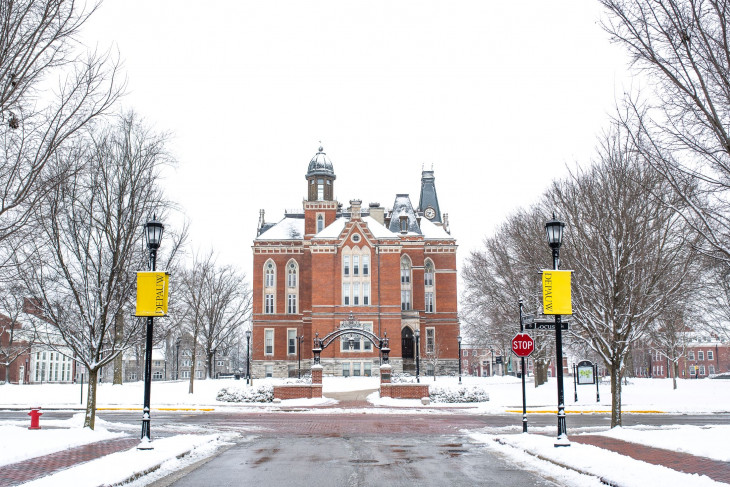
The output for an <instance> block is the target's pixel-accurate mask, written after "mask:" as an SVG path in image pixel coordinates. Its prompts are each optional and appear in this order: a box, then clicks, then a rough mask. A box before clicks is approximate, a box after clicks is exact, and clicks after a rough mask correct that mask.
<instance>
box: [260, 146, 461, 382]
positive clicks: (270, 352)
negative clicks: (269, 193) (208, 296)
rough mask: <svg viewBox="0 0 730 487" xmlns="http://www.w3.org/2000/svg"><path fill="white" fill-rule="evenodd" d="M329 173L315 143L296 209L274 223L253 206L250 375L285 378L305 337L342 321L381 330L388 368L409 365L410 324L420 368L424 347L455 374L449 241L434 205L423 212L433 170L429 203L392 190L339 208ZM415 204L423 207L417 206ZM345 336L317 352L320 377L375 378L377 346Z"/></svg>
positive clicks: (304, 352) (452, 244)
mask: <svg viewBox="0 0 730 487" xmlns="http://www.w3.org/2000/svg"><path fill="white" fill-rule="evenodd" d="M427 173H428V174H429V177H430V179H428V181H426V179H427V178H426V174H427ZM335 179H336V178H335V175H334V171H333V169H332V165H331V163H329V161H328V160H327V159H326V157H325V154H324V152H322V150H321V148H320V151H319V152H318V153H317V154H316V155H315V157H314V158H313V159H312V161H311V162H310V165H309V170H308V172H307V175H306V184H307V190H306V191H305V194H307V195H308V200H306V201H304V204H303V211H302V212H300V213H294V212H288V213H286V214H285V217H284V219H283V220H281V221H280V222H278V223H276V224H269V223H266V222H265V221H264V214H263V210H262V212H261V218H260V220H259V227H258V232H257V233H258V235H257V238H256V239H255V240H254V244H253V336H252V342H251V343H252V345H251V354H252V367H253V371H254V374H256V375H258V376H264V375H271V376H273V377H285V376H287V375H288V371H289V370H290V369H291V367H292V365H293V366H295V367H296V366H297V360H298V356H299V354H300V353H301V359H302V368H303V369H305V370H306V369H308V368H309V366H310V363H311V359H312V357H313V354H312V344H313V340H314V338H315V337H319V338H324V337H325V336H326V335H328V334H329V333H332V332H334V331H336V330H338V329H340V328H341V327H349V326H350V325H348V323H356V326H358V327H361V328H362V329H365V330H367V331H370V332H372V333H373V334H374V335H376V336H377V337H381V338H382V337H385V336H387V338H388V339H389V346H390V349H391V352H390V356H391V357H392V359H393V360H392V361H391V363H392V365H393V366H394V371H395V372H400V371H404V370H405V371H409V372H414V371H415V359H414V357H415V344H414V340H415V339H414V338H413V337H414V332H415V331H416V330H419V332H420V340H419V346H418V349H419V352H420V357H421V367H422V369H421V370H422V371H423V370H424V369H423V367H424V364H425V360H426V357H427V356H428V355H429V354H430V355H431V356H432V357H433V356H436V358H437V361H436V363H437V371H438V372H441V373H452V372H456V370H457V369H458V344H457V341H456V337H457V336H458V335H459V324H458V317H457V312H458V310H457V289H456V282H457V270H456V247H457V245H456V240H455V239H454V238H453V237H451V235H450V234H449V232H448V216H447V215H446V214H443V218H441V215H442V213H441V212H440V209H439V208H435V209H436V210H438V211H428V212H425V210H427V209H431V208H432V207H433V206H434V205H436V206H437V203H433V202H431V201H435V198H434V196H435V187H434V186H433V172H432V171H424V174H423V175H422V187H423V186H424V185H426V184H429V185H430V188H431V193H432V194H433V196H432V197H431V200H424V199H423V198H424V196H423V189H422V196H421V197H422V201H421V202H419V207H416V208H414V207H413V206H412V205H411V202H410V198H409V197H408V195H404V194H399V195H396V199H395V202H394V205H393V208H392V209H390V210H386V209H385V208H383V207H381V206H380V205H379V204H378V203H371V204H370V205H369V207H368V208H363V207H362V202H361V201H359V200H352V201H350V207H349V208H347V209H343V207H342V205H341V204H339V203H338V202H336V201H334V200H332V199H331V197H332V196H331V195H332V194H334V193H333V186H334V182H335ZM424 181H426V182H424ZM318 188H319V189H318ZM424 201H426V202H427V203H428V207H427V208H420V205H421V204H425V203H424ZM424 212H425V213H424ZM425 214H428V215H429V217H430V218H431V220H429V219H428V218H427V217H426V216H425ZM402 268H403V270H402ZM345 295H347V297H346V296H345ZM351 319H352V320H353V321H352V322H351V321H350V320H351ZM343 323H344V324H343ZM297 337H303V339H302V340H301V341H300V340H299V339H297ZM346 338H347V337H345V339H344V340H340V339H337V340H335V341H334V342H332V343H331V344H329V346H327V347H326V348H325V349H324V350H323V351H322V354H321V360H322V365H323V366H324V372H325V375H330V374H332V375H351V376H357V375H361V376H363V375H377V373H378V366H379V364H380V356H379V350H378V348H377V344H376V345H373V344H372V343H370V342H369V341H368V340H366V339H364V338H362V337H360V336H356V337H355V340H354V341H353V344H352V346H350V345H349V340H347V339H346ZM300 346H301V350H299V347H300Z"/></svg>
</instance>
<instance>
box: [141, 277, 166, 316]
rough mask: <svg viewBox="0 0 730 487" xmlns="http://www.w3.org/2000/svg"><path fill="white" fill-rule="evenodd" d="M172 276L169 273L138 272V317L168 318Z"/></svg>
mask: <svg viewBox="0 0 730 487" xmlns="http://www.w3.org/2000/svg"><path fill="white" fill-rule="evenodd" d="M169 285H170V274H168V273H167V272H154V271H140V272H137V311H136V313H135V315H136V316H167V294H168V289H169Z"/></svg>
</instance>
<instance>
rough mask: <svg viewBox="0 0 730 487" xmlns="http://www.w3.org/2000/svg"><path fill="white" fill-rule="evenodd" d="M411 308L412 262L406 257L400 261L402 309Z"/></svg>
mask: <svg viewBox="0 0 730 487" xmlns="http://www.w3.org/2000/svg"><path fill="white" fill-rule="evenodd" d="M411 308H412V303H411V260H410V259H409V258H408V257H407V256H405V255H404V256H403V258H402V259H401V261H400V309H401V310H402V311H407V310H410V309H411Z"/></svg>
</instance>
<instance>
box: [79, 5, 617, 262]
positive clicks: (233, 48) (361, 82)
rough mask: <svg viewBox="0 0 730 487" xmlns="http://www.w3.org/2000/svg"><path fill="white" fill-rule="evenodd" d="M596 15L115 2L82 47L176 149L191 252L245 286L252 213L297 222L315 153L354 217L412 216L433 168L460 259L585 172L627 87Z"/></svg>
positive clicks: (175, 189)
mask: <svg viewBox="0 0 730 487" xmlns="http://www.w3.org/2000/svg"><path fill="white" fill-rule="evenodd" d="M602 14H603V12H602V11H601V9H600V7H599V5H598V4H597V2H595V1H591V0H572V1H568V0H562V1H559V2H549V1H544V0H539V1H538V0H534V1H500V2H497V1H484V0H478V1H458V2H457V1H430V0H414V1H393V0H387V1H372V0H370V1H364V0H360V1H351V0H331V1H303V0H291V1H275V0H272V1H269V0H267V1H263V0H261V1H256V2H251V1H232V0H231V1H206V2H200V1H197V2H189V1H181V0H167V1H158V0H105V2H104V3H103V5H102V7H101V8H100V10H99V11H98V12H97V13H96V14H95V15H94V16H93V17H92V19H91V21H90V22H89V24H88V25H87V26H86V28H85V30H84V36H83V39H82V40H83V41H84V42H85V43H86V44H87V45H89V46H92V47H93V46H98V47H99V48H102V49H105V48H108V47H109V46H114V49H116V50H118V51H119V54H120V56H121V58H122V60H123V71H124V74H125V75H126V76H127V78H128V95H127V96H126V97H125V98H124V100H123V106H124V107H125V108H134V109H135V110H136V111H138V112H139V113H140V114H141V115H142V116H144V117H145V119H146V120H147V121H148V123H150V124H151V125H153V126H154V127H155V128H156V129H157V130H159V131H166V132H169V133H170V134H171V136H172V137H171V140H170V149H171V150H172V152H173V154H174V155H175V157H176V159H177V161H178V166H177V167H176V168H175V169H174V170H170V171H169V172H168V173H167V176H166V180H165V182H164V184H165V186H166V188H167V191H168V194H169V196H170V197H171V198H172V199H173V200H175V201H177V202H178V203H179V204H180V205H181V206H182V208H183V210H184V212H185V214H186V216H187V218H188V219H189V220H190V221H191V224H192V238H191V249H201V250H206V249H209V248H211V247H212V248H214V249H215V250H216V252H217V253H218V254H219V262H220V263H226V264H234V265H236V266H238V267H240V268H241V269H243V270H245V271H246V272H247V273H248V274H249V275H250V272H251V265H252V255H251V244H252V241H253V239H254V237H255V231H256V224H257V219H258V211H259V209H265V210H266V219H267V221H278V220H279V219H280V218H282V217H283V212H284V210H285V209H301V204H302V200H303V198H304V196H305V192H306V185H305V180H304V174H305V173H306V170H307V165H308V163H309V160H310V159H311V157H312V156H313V155H314V153H315V152H316V150H317V146H318V145H319V141H320V140H321V141H322V144H323V145H324V148H325V151H326V152H327V154H328V156H329V157H330V159H331V160H332V162H333V164H334V169H335V173H336V175H337V180H336V182H335V196H336V198H337V199H338V200H339V201H340V202H342V203H343V204H344V206H345V207H347V206H348V202H349V201H350V200H351V199H353V198H360V199H362V200H363V204H364V206H366V205H367V204H368V203H369V202H373V201H377V202H380V203H381V204H382V205H384V206H385V207H390V206H391V205H392V203H393V199H394V197H395V194H396V193H409V194H410V195H411V200H412V201H413V203H414V205H416V204H418V196H419V189H420V175H421V168H422V166H424V165H425V167H426V168H430V167H431V166H433V169H434V170H435V175H436V188H437V191H438V195H439V202H440V204H441V210H442V212H446V213H448V214H449V217H450V221H451V230H452V235H453V236H454V237H456V238H457V239H458V242H459V245H460V247H459V258H460V260H462V259H463V258H464V257H466V255H467V254H468V253H469V251H470V250H473V249H475V248H478V247H479V246H480V244H481V241H482V240H483V238H484V237H485V236H487V235H490V234H491V233H492V232H493V230H494V229H495V227H496V226H497V225H499V224H500V223H501V222H502V221H503V220H504V218H505V217H506V216H507V215H508V214H509V213H510V212H512V211H514V210H515V209H516V208H518V207H520V206H526V205H529V204H531V203H533V202H534V201H535V199H536V198H537V197H538V196H539V194H540V193H541V192H542V191H543V190H544V189H545V188H546V187H547V185H548V183H549V182H550V181H551V179H552V178H554V177H560V176H563V175H565V174H566V170H567V169H566V168H567V167H568V166H572V165H574V164H575V163H576V162H586V161H588V160H589V159H590V158H591V157H592V152H593V147H594V145H595V141H596V136H597V135H598V134H599V133H600V132H601V131H602V130H604V129H605V128H606V126H607V123H608V120H609V117H610V115H611V113H612V109H613V106H614V103H615V100H616V99H617V97H620V94H621V93H622V91H623V89H624V87H625V86H627V85H628V84H629V83H630V82H629V81H628V76H627V57H626V56H625V54H624V52H623V51H622V50H621V48H620V47H618V46H615V45H612V44H611V43H610V42H609V37H608V35H607V34H606V33H605V32H603V31H602V30H601V28H600V25H599V23H598V21H599V18H600V16H601V15H602ZM165 223H167V224H168V225H178V224H179V222H165ZM536 238H543V236H542V235H536ZM545 259H546V265H547V264H548V260H549V252H548V250H547V246H546V253H545Z"/></svg>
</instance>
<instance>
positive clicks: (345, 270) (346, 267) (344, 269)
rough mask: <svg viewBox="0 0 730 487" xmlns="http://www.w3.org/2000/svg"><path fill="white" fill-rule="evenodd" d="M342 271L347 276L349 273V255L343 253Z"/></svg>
mask: <svg viewBox="0 0 730 487" xmlns="http://www.w3.org/2000/svg"><path fill="white" fill-rule="evenodd" d="M342 272H343V274H344V275H346V276H349V275H350V256H349V255H345V256H344V257H343V261H342Z"/></svg>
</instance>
